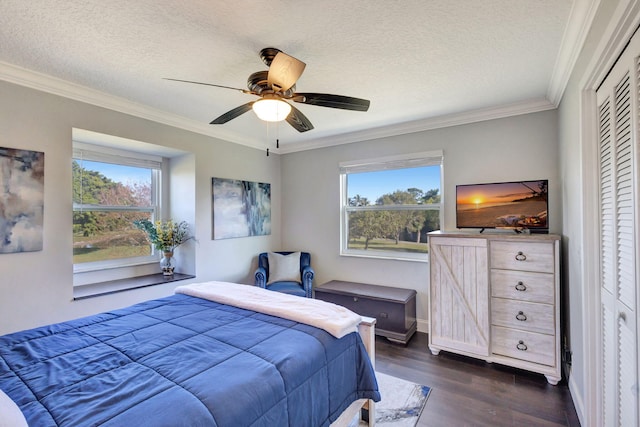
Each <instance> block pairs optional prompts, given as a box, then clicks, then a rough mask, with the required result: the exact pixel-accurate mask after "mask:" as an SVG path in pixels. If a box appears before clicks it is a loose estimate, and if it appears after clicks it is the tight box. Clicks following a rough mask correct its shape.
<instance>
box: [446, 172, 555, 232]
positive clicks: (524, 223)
mask: <svg viewBox="0 0 640 427" xmlns="http://www.w3.org/2000/svg"><path fill="white" fill-rule="evenodd" d="M548 187H549V181H548V180H546V179H541V180H537V181H513V182H497V183H492V184H466V185H456V227H457V228H479V229H480V232H482V231H483V230H484V229H486V228H511V229H514V230H516V231H520V230H530V232H532V233H548V232H549V225H548V222H547V211H548V208H549V197H548Z"/></svg>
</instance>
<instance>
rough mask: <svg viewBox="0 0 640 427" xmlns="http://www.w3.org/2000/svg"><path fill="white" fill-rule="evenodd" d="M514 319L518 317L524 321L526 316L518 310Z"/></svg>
mask: <svg viewBox="0 0 640 427" xmlns="http://www.w3.org/2000/svg"><path fill="white" fill-rule="evenodd" d="M516 319H518V320H519V321H521V322H524V321H526V320H527V316H526V314H524V313H523V312H521V311H519V312H518V314H516Z"/></svg>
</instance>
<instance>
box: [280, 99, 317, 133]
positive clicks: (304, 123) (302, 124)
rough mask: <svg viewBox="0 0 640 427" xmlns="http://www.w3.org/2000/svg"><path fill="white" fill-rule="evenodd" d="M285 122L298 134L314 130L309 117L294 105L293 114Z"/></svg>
mask: <svg viewBox="0 0 640 427" xmlns="http://www.w3.org/2000/svg"><path fill="white" fill-rule="evenodd" d="M285 120H286V121H287V123H289V124H290V125H291V126H293V128H294V129H295V130H297V131H298V132H306V131H308V130H311V129H313V125H312V124H311V122H310V121H309V119H307V116H305V115H304V114H302V111H300V110H298V109H297V108H296V107H294V106H293V105H292V106H291V112H290V113H289V115H288V116H287V118H286V119H285Z"/></svg>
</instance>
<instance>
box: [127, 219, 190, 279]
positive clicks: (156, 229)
mask: <svg viewBox="0 0 640 427" xmlns="http://www.w3.org/2000/svg"><path fill="white" fill-rule="evenodd" d="M133 225H135V226H136V227H137V228H138V229H140V230H142V231H144V232H145V233H146V234H147V238H148V239H149V242H150V243H151V244H152V245H153V247H154V248H156V250H158V251H161V252H162V255H163V258H162V260H161V261H160V267H161V268H162V274H164V275H165V276H171V275H173V270H174V268H175V267H174V266H173V264H172V263H171V258H173V251H174V250H175V248H177V247H178V246H180V245H181V244H183V243H184V242H186V241H187V240H189V239H192V238H193V237H192V236H189V224H187V222H186V221H182V222H175V221H173V220H171V219H170V220H168V221H156V222H151V221H149V220H148V219H141V220H137V221H134V222H133Z"/></svg>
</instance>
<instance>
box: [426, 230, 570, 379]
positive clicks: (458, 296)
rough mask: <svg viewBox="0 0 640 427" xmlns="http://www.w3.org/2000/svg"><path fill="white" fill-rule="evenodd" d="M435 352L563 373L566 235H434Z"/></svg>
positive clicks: (432, 314) (551, 373) (432, 304)
mask: <svg viewBox="0 0 640 427" xmlns="http://www.w3.org/2000/svg"><path fill="white" fill-rule="evenodd" d="M429 249H430V250H429V254H430V268H431V277H430V279H431V280H430V291H429V297H430V298H429V299H430V302H429V319H430V322H429V349H430V350H431V352H432V353H433V354H438V353H439V352H440V350H445V351H451V352H454V353H459V354H464V355H467V356H471V357H476V358H481V359H484V360H486V361H488V362H497V363H501V364H504V365H509V366H514V367H517V368H521V369H526V370H529V371H533V372H538V373H541V374H544V375H545V376H546V378H547V381H548V382H549V383H551V384H554V385H555V384H557V383H558V381H559V380H560V379H561V374H560V286H559V284H560V277H559V274H560V256H559V255H560V254H559V250H560V237H559V236H557V235H551V234H534V235H528V234H527V235H524V234H522V235H510V234H470V233H455V232H454V233H444V232H434V233H430V234H429Z"/></svg>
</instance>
